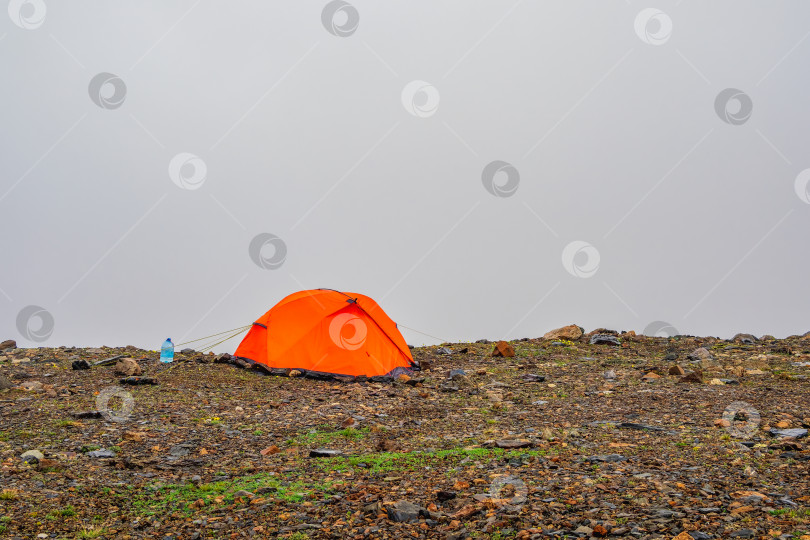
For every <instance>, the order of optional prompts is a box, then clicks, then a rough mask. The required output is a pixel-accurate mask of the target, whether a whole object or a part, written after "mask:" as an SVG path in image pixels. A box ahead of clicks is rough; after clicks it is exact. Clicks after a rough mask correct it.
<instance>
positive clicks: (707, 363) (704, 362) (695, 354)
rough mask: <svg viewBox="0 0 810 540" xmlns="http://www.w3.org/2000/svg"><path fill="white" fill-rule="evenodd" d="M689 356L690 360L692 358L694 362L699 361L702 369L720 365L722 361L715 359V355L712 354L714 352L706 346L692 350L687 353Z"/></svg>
mask: <svg viewBox="0 0 810 540" xmlns="http://www.w3.org/2000/svg"><path fill="white" fill-rule="evenodd" d="M687 358H688V359H689V360H692V361H693V362H696V363H699V364H700V367H701V369H704V370H705V369H711V368H716V367H720V362H718V361H717V360H715V358H714V356H712V353H710V352H709V350H708V349H706V348H705V347H700V348H698V349H695V350H694V351H692V352H691V353H689V354H688V355H687Z"/></svg>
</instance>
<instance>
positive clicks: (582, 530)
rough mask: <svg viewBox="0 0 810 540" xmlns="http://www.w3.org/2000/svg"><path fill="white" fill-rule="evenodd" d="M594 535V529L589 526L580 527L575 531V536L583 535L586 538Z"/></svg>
mask: <svg viewBox="0 0 810 540" xmlns="http://www.w3.org/2000/svg"><path fill="white" fill-rule="evenodd" d="M592 533H593V529H591V528H590V527H588V526H587V525H580V526H579V527H577V528H576V529H574V534H582V535H585V536H590V535H591V534H592Z"/></svg>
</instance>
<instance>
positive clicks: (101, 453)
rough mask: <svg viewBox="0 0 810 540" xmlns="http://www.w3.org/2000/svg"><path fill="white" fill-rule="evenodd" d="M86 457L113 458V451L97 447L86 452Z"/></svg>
mask: <svg viewBox="0 0 810 540" xmlns="http://www.w3.org/2000/svg"><path fill="white" fill-rule="evenodd" d="M87 457H91V458H94V459H102V458H114V457H115V452H113V451H112V450H107V449H106V448H99V449H98V450H93V451H92V452H87Z"/></svg>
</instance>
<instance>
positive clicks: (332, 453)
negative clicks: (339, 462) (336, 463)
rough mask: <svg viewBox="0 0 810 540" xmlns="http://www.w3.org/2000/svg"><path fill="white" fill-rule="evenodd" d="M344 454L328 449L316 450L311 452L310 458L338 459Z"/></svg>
mask: <svg viewBox="0 0 810 540" xmlns="http://www.w3.org/2000/svg"><path fill="white" fill-rule="evenodd" d="M342 454H343V452H341V451H340V450H329V449H328V448H316V449H315V450H310V451H309V457H313V458H314V457H322V458H330V457H337V456H340V455H342Z"/></svg>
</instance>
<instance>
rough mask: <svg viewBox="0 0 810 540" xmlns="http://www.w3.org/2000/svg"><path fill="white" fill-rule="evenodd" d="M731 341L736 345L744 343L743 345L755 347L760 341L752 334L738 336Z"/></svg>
mask: <svg viewBox="0 0 810 540" xmlns="http://www.w3.org/2000/svg"><path fill="white" fill-rule="evenodd" d="M731 341H733V342H734V343H742V344H743V345H753V344H755V343H756V342H757V341H759V340H758V339H757V338H756V337H755V336H753V335H752V334H736V335H735V336H734V337H733V338H731Z"/></svg>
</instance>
